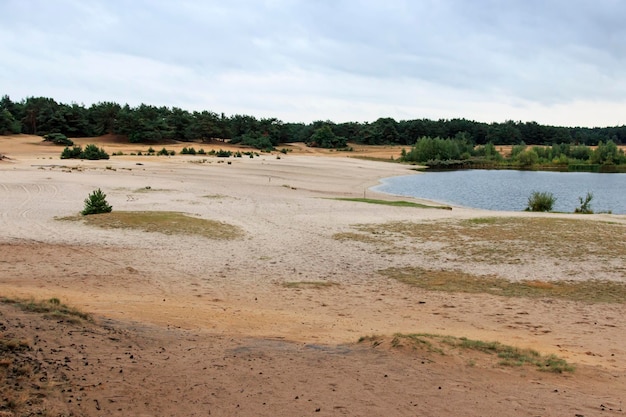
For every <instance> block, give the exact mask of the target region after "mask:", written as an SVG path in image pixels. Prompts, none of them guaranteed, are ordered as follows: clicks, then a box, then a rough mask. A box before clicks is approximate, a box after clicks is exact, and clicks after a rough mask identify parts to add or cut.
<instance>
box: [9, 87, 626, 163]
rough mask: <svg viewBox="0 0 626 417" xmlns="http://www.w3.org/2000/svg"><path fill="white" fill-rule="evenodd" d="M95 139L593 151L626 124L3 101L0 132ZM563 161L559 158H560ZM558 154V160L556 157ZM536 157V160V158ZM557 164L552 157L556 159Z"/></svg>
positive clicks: (622, 134) (618, 137)
mask: <svg viewBox="0 0 626 417" xmlns="http://www.w3.org/2000/svg"><path fill="white" fill-rule="evenodd" d="M18 133H25V134H33V135H41V136H43V135H46V134H50V133H60V134H64V135H66V136H68V137H94V136H100V135H103V134H109V133H110V134H115V135H120V136H125V137H128V140H129V142H133V143H163V142H166V141H168V140H177V141H210V140H228V141H230V142H231V143H241V144H244V145H249V146H253V147H256V148H258V149H268V148H270V149H271V148H273V147H275V146H277V145H279V144H281V143H288V142H304V143H306V144H307V145H309V146H316V147H324V148H343V147H346V146H347V143H348V142H351V143H356V144H365V145H407V146H413V145H415V144H416V142H417V140H418V139H419V138H424V137H426V138H443V139H455V140H456V141H457V143H464V144H469V145H471V146H474V147H475V146H485V145H487V144H498V145H519V144H522V143H523V144H525V145H529V146H533V145H542V146H552V145H558V144H568V145H571V146H574V147H575V146H579V145H587V146H595V145H598V144H600V143H604V144H606V143H613V144H625V143H626V126H615V127H602V128H587V127H557V126H546V125H541V124H538V123H535V122H521V121H520V122H514V121H506V122H504V123H490V124H488V123H483V122H476V121H471V120H466V119H450V120H447V119H440V120H428V119H414V120H401V121H396V120H394V119H392V118H379V119H378V120H376V121H373V122H367V123H359V122H346V123H334V122H332V121H315V122H312V123H285V122H282V121H281V120H278V119H276V118H260V119H258V118H256V117H254V116H251V115H239V114H237V115H229V116H227V115H225V114H224V113H219V114H218V113H216V112H213V111H208V110H205V111H191V112H190V111H187V110H184V109H181V108H178V107H171V108H170V107H155V106H152V105H147V104H141V105H139V106H136V107H130V106H129V105H127V104H125V105H120V104H118V103H113V102H100V103H97V104H93V105H91V106H88V107H87V106H84V105H82V104H76V103H72V104H65V103H58V102H57V101H55V100H54V99H52V98H46V97H28V98H25V99H23V100H21V101H13V100H11V98H10V97H9V96H8V95H4V96H3V97H2V99H1V100H0V134H4V135H6V134H18ZM559 155H560V154H559ZM557 156H558V155H557ZM531 157H532V155H531ZM552 159H553V158H552Z"/></svg>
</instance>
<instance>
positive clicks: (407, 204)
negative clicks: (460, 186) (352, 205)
mask: <svg viewBox="0 0 626 417" xmlns="http://www.w3.org/2000/svg"><path fill="white" fill-rule="evenodd" d="M332 200H339V201H355V202H358V203H369V204H381V205H384V206H393V207H414V208H423V209H441V210H452V207H449V206H429V205H426V204H420V203H414V202H412V201H402V200H400V201H388V200H376V199H373V198H344V197H337V198H333V199H332Z"/></svg>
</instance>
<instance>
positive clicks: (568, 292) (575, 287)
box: [378, 267, 626, 303]
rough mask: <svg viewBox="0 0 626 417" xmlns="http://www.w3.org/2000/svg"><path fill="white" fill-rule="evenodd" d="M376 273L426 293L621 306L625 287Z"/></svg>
mask: <svg viewBox="0 0 626 417" xmlns="http://www.w3.org/2000/svg"><path fill="white" fill-rule="evenodd" d="M378 272H379V273H380V274H382V275H384V276H386V277H388V278H393V279H396V280H398V281H400V282H403V283H405V284H408V285H411V286H415V287H418V288H422V289H425V290H429V291H444V292H459V293H484V294H493V295H500V296H505V297H528V298H546V297H548V298H559V299H564V300H570V301H583V302H587V303H624V302H625V301H626V284H624V283H621V282H614V281H600V280H591V281H551V282H544V281H536V280H535V281H519V282H513V281H509V280H507V279H504V278H500V277H497V276H479V275H472V274H468V273H464V272H461V271H449V270H429V269H425V268H419V267H406V268H387V269H383V270H380V271H378Z"/></svg>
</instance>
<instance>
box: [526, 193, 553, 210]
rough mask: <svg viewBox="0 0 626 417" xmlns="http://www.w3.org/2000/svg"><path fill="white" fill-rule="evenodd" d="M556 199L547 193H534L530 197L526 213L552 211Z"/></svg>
mask: <svg viewBox="0 0 626 417" xmlns="http://www.w3.org/2000/svg"><path fill="white" fill-rule="evenodd" d="M555 201H556V197H554V194H552V193H549V192H546V191H533V192H532V194H531V195H530V197H528V207H526V211H552V207H553V206H554V202H555Z"/></svg>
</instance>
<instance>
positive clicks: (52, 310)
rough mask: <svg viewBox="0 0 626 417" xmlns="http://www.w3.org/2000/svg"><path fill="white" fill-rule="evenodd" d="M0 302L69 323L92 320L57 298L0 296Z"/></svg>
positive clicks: (89, 316)
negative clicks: (26, 298)
mask: <svg viewBox="0 0 626 417" xmlns="http://www.w3.org/2000/svg"><path fill="white" fill-rule="evenodd" d="M0 302H2V303H5V304H13V305H15V306H17V307H19V308H20V309H21V310H24V311H29V312H32V313H41V314H43V315H44V317H46V318H51V319H56V320H64V321H68V322H71V323H79V322H80V320H85V321H93V318H92V317H91V315H89V314H87V313H83V312H82V311H80V310H78V309H76V308H74V307H69V306H67V305H65V304H63V303H61V301H60V300H59V299H58V298H50V299H48V300H43V301H35V300H32V299H31V300H19V299H12V298H6V297H0Z"/></svg>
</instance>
